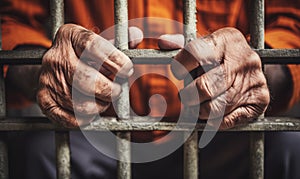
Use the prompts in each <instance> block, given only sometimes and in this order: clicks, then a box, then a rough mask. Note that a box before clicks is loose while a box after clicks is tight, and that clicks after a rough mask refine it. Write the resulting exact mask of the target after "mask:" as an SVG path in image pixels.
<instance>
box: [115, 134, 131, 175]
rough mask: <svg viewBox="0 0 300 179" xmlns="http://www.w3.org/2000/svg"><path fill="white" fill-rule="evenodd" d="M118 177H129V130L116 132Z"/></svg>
mask: <svg viewBox="0 0 300 179" xmlns="http://www.w3.org/2000/svg"><path fill="white" fill-rule="evenodd" d="M117 136H118V140H117V150H118V151H117V152H118V155H119V160H118V178H119V179H121V178H122V179H124V178H126V179H129V178H131V164H130V161H131V150H130V132H117Z"/></svg>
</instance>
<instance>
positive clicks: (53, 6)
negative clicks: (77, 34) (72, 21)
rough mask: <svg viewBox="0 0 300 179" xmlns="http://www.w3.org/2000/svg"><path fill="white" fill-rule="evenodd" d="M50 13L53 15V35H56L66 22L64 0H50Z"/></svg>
mask: <svg viewBox="0 0 300 179" xmlns="http://www.w3.org/2000/svg"><path fill="white" fill-rule="evenodd" d="M50 15H51V27H52V28H51V36H52V38H54V37H55V34H56V31H57V30H58V29H59V27H60V26H61V25H63V24H64V21H65V19H64V1H63V0H51V2H50Z"/></svg>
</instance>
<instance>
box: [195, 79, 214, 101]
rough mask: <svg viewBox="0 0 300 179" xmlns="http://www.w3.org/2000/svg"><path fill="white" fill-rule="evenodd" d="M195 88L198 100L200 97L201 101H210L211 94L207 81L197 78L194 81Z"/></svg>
mask: <svg viewBox="0 0 300 179" xmlns="http://www.w3.org/2000/svg"><path fill="white" fill-rule="evenodd" d="M203 77H204V76H203ZM196 86H197V89H198V93H199V96H200V99H201V97H202V98H203V99H202V100H206V99H212V97H213V94H212V92H211V90H210V87H209V84H208V80H206V79H204V78H198V79H197V81H196Z"/></svg>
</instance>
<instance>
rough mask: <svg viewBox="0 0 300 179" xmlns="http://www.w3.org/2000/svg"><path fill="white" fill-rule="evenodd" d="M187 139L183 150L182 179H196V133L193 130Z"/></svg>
mask: <svg viewBox="0 0 300 179" xmlns="http://www.w3.org/2000/svg"><path fill="white" fill-rule="evenodd" d="M188 134H190V133H189V132H188ZM187 137H188V139H187V141H186V142H185V143H184V150H183V153H184V154H183V158H184V178H198V131H197V130H194V131H193V132H192V134H190V136H187Z"/></svg>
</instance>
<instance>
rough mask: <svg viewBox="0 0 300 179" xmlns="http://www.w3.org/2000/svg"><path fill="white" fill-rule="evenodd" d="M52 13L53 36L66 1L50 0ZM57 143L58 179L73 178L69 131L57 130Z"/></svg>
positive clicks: (61, 17) (62, 22) (59, 22)
mask: <svg viewBox="0 0 300 179" xmlns="http://www.w3.org/2000/svg"><path fill="white" fill-rule="evenodd" d="M50 14H51V22H52V24H51V25H52V29H51V35H52V38H54V37H55V34H56V32H57V30H58V29H59V27H60V26H61V25H63V24H64V1H63V0H51V1H50ZM55 145H56V177H57V178H58V179H67V178H71V164H70V161H71V159H70V153H71V152H70V138H69V132H67V131H63V132H58V131H56V132H55Z"/></svg>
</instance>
